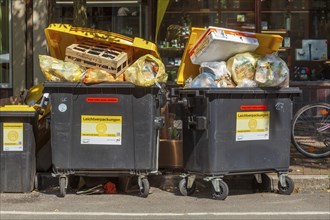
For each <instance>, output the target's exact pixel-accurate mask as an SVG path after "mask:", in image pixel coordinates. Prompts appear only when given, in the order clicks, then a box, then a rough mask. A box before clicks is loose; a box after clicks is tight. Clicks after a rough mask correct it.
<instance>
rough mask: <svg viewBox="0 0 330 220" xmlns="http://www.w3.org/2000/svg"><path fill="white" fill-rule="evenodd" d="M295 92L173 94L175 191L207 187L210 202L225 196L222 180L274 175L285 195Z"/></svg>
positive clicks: (181, 91) (289, 189)
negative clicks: (179, 169)
mask: <svg viewBox="0 0 330 220" xmlns="http://www.w3.org/2000/svg"><path fill="white" fill-rule="evenodd" d="M299 94H300V90H299V89H298V88H283V89H276V88H269V89H261V88H217V89H182V88H181V89H174V90H173V91H172V95H173V97H174V98H175V97H176V98H177V99H178V100H179V102H180V103H181V104H182V108H183V111H184V114H183V115H184V116H183V162H184V169H185V172H184V174H183V177H184V178H183V179H182V180H181V181H180V184H179V189H180V192H181V193H182V194H183V195H191V194H192V193H193V192H194V190H195V182H194V180H195V178H196V177H203V178H204V180H207V181H211V182H212V186H213V194H212V195H213V197H214V198H215V199H225V198H226V197H227V195H228V193H229V189H228V186H227V184H226V183H225V182H224V181H223V177H224V176H226V175H237V174H261V173H267V172H277V173H278V175H279V180H280V181H279V192H280V193H283V194H291V192H292V191H293V187H294V183H293V181H292V179H291V178H289V177H288V176H287V174H288V172H289V165H290V133H291V130H290V127H291V126H290V125H291V117H292V98H293V97H294V96H297V95H299Z"/></svg>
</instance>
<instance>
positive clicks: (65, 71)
mask: <svg viewBox="0 0 330 220" xmlns="http://www.w3.org/2000/svg"><path fill="white" fill-rule="evenodd" d="M39 63H40V68H41V71H42V72H43V74H44V76H45V77H46V80H47V81H51V82H81V80H82V79H83V77H84V74H85V68H83V67H81V66H79V65H77V64H74V63H70V62H64V61H62V60H58V59H56V58H53V57H50V56H47V55H39Z"/></svg>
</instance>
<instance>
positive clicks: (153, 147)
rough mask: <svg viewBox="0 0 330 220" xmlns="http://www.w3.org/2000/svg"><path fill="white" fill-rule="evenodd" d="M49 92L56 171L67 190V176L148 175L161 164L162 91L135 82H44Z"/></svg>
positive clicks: (143, 189)
mask: <svg viewBox="0 0 330 220" xmlns="http://www.w3.org/2000/svg"><path fill="white" fill-rule="evenodd" d="M44 86H45V89H44V92H46V93H50V103H51V105H52V110H51V147H52V162H53V173H54V174H55V175H57V176H59V183H60V195H61V196H65V193H66V192H65V190H66V185H67V178H66V177H67V176H68V175H70V174H74V175H88V176H120V175H138V183H139V186H140V193H141V196H143V197H147V195H148V193H149V182H148V179H147V175H148V174H150V173H155V172H157V170H158V149H159V128H160V127H161V126H162V124H163V122H162V118H161V117H160V105H161V104H162V103H161V98H160V97H162V95H160V89H159V88H157V87H150V88H142V87H136V86H135V85H133V84H131V83H126V82H123V83H100V84H93V85H85V84H81V83H79V84H77V83H50V82H49V83H45V84H44Z"/></svg>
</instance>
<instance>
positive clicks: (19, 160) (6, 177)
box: [0, 117, 36, 193]
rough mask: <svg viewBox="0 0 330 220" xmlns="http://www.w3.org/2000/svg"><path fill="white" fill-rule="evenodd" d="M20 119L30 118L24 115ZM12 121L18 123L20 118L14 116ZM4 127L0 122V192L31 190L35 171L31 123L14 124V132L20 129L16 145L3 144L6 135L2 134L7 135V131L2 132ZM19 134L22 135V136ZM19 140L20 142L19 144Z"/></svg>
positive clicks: (33, 139) (26, 119)
mask: <svg viewBox="0 0 330 220" xmlns="http://www.w3.org/2000/svg"><path fill="white" fill-rule="evenodd" d="M2 119H3V118H2ZM20 119H21V121H29V120H30V121H31V119H28V118H24V117H20ZM4 121H7V120H4ZM14 121H15V122H14V123H19V121H20V120H19V119H17V118H16V119H15V120H14ZM6 123H12V122H6ZM4 129H7V128H4V123H2V122H1V123H0V143H1V144H0V146H1V149H0V173H1V176H0V192H24V193H25V192H31V191H32V190H33V186H34V176H35V173H36V165H35V164H36V157H35V138H34V135H33V133H34V131H33V125H32V124H30V123H21V126H17V125H16V128H14V132H19V131H18V130H20V129H21V130H22V134H19V135H18V136H17V138H18V145H16V146H15V145H12V146H10V145H8V146H7V145H6V144H4V140H6V139H8V137H4V134H5V135H9V133H8V132H4ZM9 129H10V128H9ZM19 133H20V132H19ZM20 135H22V137H21V136H20ZM22 139H23V140H22ZM21 141H22V142H21ZM19 142H21V144H20V143H19Z"/></svg>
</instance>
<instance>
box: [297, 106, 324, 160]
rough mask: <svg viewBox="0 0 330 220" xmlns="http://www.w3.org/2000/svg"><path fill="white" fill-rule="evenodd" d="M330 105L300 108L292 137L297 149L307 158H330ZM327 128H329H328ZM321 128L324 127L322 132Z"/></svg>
mask: <svg viewBox="0 0 330 220" xmlns="http://www.w3.org/2000/svg"><path fill="white" fill-rule="evenodd" d="M329 125H330V104H327V103H315V104H309V105H305V106H303V107H302V108H300V109H299V110H298V111H297V112H296V114H295V116H294V117H293V121H292V128H291V137H292V143H293V145H294V146H295V147H296V149H297V150H298V151H299V152H300V153H301V154H303V155H305V156H306V157H310V158H324V157H329V156H330V128H329ZM326 126H327V127H326ZM320 127H324V128H325V129H323V130H322V131H320V129H318V128H320Z"/></svg>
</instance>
